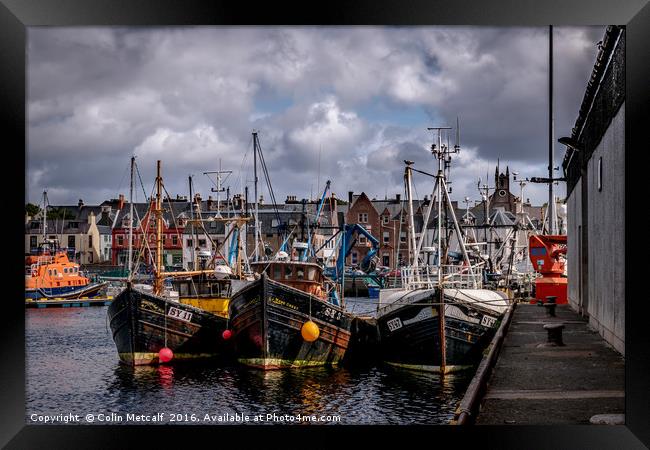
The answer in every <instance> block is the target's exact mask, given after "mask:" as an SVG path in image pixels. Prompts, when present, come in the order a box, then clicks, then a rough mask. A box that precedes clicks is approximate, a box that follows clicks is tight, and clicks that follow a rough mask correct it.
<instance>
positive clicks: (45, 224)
mask: <svg viewBox="0 0 650 450" xmlns="http://www.w3.org/2000/svg"><path fill="white" fill-rule="evenodd" d="M46 239H47V191H43V244H45V240H46ZM43 248H45V247H43Z"/></svg>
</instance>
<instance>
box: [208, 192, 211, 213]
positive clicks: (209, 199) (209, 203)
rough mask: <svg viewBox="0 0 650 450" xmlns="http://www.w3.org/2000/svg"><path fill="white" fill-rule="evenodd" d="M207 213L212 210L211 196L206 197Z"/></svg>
mask: <svg viewBox="0 0 650 450" xmlns="http://www.w3.org/2000/svg"><path fill="white" fill-rule="evenodd" d="M207 209H208V211H210V210H212V196H211V195H208V205H207Z"/></svg>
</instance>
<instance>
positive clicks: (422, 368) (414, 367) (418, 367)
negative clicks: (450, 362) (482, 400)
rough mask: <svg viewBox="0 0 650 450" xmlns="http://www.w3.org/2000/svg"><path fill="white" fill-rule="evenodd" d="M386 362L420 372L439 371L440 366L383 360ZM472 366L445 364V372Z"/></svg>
mask: <svg viewBox="0 0 650 450" xmlns="http://www.w3.org/2000/svg"><path fill="white" fill-rule="evenodd" d="M385 362H386V364H390V365H391V366H394V367H399V368H401V369H408V370H418V371H421V372H436V373H440V372H441V370H440V366H426V365H422V364H403V363H396V362H390V361H385ZM472 367H473V366H471V365H465V366H445V373H451V372H458V371H460V370H466V369H470V368H472Z"/></svg>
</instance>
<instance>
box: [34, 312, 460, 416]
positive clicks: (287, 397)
mask: <svg viewBox="0 0 650 450" xmlns="http://www.w3.org/2000/svg"><path fill="white" fill-rule="evenodd" d="M52 311H53V312H52V313H50V312H49V311H35V312H27V314H28V320H27V323H26V325H27V327H26V344H27V361H26V363H27V390H26V398H27V404H26V406H27V413H28V416H29V414H30V413H39V414H41V413H56V412H57V411H61V410H67V411H70V412H72V413H75V414H85V413H96V412H98V411H102V412H106V411H109V412H116V413H123V414H126V413H141V414H143V413H144V414H146V413H148V414H151V413H152V412H153V413H155V412H162V413H167V414H170V413H176V414H179V413H184V414H196V415H197V416H199V417H203V416H204V415H205V414H213V415H225V414H232V415H234V414H240V415H242V414H243V415H249V416H255V415H260V414H262V415H266V414H278V415H285V414H287V415H294V416H295V415H297V414H301V415H323V414H325V415H338V416H340V417H341V421H340V423H343V424H411V423H421V424H425V423H442V424H444V423H448V422H449V420H450V419H451V418H452V417H453V413H454V410H455V408H456V405H457V404H458V401H459V400H460V398H461V397H462V395H463V392H464V389H465V388H466V386H467V384H468V383H469V380H470V379H471V376H472V373H471V371H470V372H468V373H459V374H448V375H446V376H445V377H444V378H441V377H440V376H438V375H436V374H431V373H426V372H417V371H408V370H402V369H397V368H392V367H390V366H386V367H384V366H369V367H354V368H352V367H350V368H346V367H341V368H303V369H296V370H274V371H261V370H251V369H248V368H245V367H241V366H238V365H223V364H220V363H210V364H206V363H185V364H174V365H165V366H152V367H149V366H141V367H135V368H134V367H129V366H125V365H123V364H120V363H119V362H118V361H119V358H118V357H117V352H116V350H115V345H114V343H113V341H112V338H111V336H110V333H105V332H104V325H105V324H104V322H105V314H106V311H105V308H85V309H84V310H83V311H81V312H80V311H72V310H70V311H62V310H52ZM54 311H56V312H54ZM40 312H46V314H44V315H39V314H38V313H40ZM54 317H55V318H56V319H54ZM50 319H52V320H50ZM62 323H64V324H65V327H63V326H61V324H62ZM208 424H212V425H214V424H216V423H208Z"/></svg>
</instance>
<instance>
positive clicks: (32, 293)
mask: <svg viewBox="0 0 650 450" xmlns="http://www.w3.org/2000/svg"><path fill="white" fill-rule="evenodd" d="M107 284H108V283H95V284H91V285H86V286H61V287H53V288H35V289H25V298H31V299H36V300H37V299H41V298H48V299H52V298H81V297H89V298H92V297H95V296H97V295H98V294H99V291H101V289H102V288H103V287H105V286H106V285H107Z"/></svg>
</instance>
